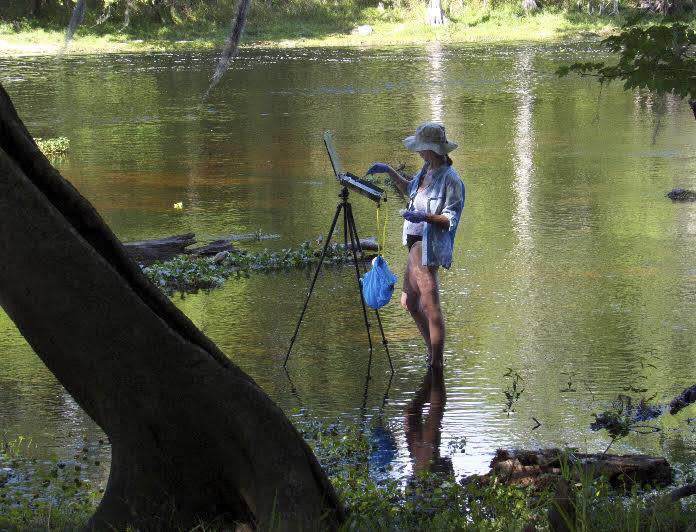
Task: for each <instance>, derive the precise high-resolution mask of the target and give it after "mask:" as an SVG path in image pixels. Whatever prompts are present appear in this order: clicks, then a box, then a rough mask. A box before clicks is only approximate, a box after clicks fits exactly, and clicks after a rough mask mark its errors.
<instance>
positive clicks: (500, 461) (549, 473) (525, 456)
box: [484, 449, 672, 489]
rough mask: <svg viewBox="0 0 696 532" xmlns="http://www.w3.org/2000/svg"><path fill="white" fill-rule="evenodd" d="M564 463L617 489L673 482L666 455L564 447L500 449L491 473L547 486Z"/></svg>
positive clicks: (576, 473) (510, 481) (511, 480)
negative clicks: (604, 452) (602, 478)
mask: <svg viewBox="0 0 696 532" xmlns="http://www.w3.org/2000/svg"><path fill="white" fill-rule="evenodd" d="M564 464H567V465H568V466H569V470H570V472H571V474H572V475H574V476H579V474H580V473H581V472H582V473H583V474H584V475H590V476H591V477H593V478H598V477H605V478H606V479H607V480H608V481H609V483H610V484H611V485H612V486H613V487H616V488H623V489H627V488H630V487H631V486H633V485H638V486H644V485H650V486H666V485H668V484H670V483H671V482H672V468H671V466H670V465H669V462H667V460H665V459H664V458H659V457H655V456H647V455H642V454H630V455H612V454H601V453H597V454H586V453H576V452H572V451H564V450H562V449H542V450H538V451H527V450H521V449H513V450H507V449H498V451H496V453H495V456H494V457H493V460H492V461H491V472H490V473H488V475H485V476H484V478H485V477H491V476H495V477H497V479H498V480H499V481H502V482H505V483H507V484H512V485H515V486H535V487H546V486H549V485H551V484H555V483H556V482H557V480H558V478H559V477H561V470H562V467H564Z"/></svg>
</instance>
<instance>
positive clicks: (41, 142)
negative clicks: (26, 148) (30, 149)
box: [34, 137, 70, 157]
mask: <svg viewBox="0 0 696 532" xmlns="http://www.w3.org/2000/svg"><path fill="white" fill-rule="evenodd" d="M34 140H35V141H36V145H37V146H38V147H39V149H40V150H41V151H42V152H43V154H44V155H46V156H47V157H49V156H56V155H63V154H65V153H67V151H68V148H69V147H70V140H69V139H67V138H65V137H57V138H54V139H42V138H38V137H37V138H35V139H34Z"/></svg>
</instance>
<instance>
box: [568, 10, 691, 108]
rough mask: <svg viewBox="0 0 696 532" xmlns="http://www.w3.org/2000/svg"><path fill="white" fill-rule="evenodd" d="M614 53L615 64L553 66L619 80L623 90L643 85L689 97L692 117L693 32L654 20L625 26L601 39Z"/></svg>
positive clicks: (648, 88) (608, 79)
mask: <svg viewBox="0 0 696 532" xmlns="http://www.w3.org/2000/svg"><path fill="white" fill-rule="evenodd" d="M602 44H603V45H604V46H605V47H606V48H607V49H608V50H609V51H611V52H613V53H615V54H618V57H619V61H618V63H617V64H615V65H607V64H605V63H603V62H602V63H600V62H585V63H573V64H572V65H564V66H562V67H560V68H558V69H557V70H556V74H557V75H558V76H559V77H564V76H567V75H569V74H571V73H574V74H579V75H581V76H592V77H596V78H597V81H599V82H600V83H606V82H610V81H616V80H618V81H623V88H624V90H630V89H647V90H650V91H653V92H655V93H656V94H658V95H664V94H674V95H677V96H680V97H682V98H687V99H688V100H689V105H690V106H691V108H692V110H693V112H694V118H696V32H694V30H693V29H691V28H689V27H688V26H686V25H685V24H680V23H674V24H671V25H667V24H658V25H654V26H650V27H647V28H638V27H634V28H629V29H625V30H623V31H622V32H621V33H619V34H618V35H612V36H611V37H608V38H606V39H604V40H603V41H602Z"/></svg>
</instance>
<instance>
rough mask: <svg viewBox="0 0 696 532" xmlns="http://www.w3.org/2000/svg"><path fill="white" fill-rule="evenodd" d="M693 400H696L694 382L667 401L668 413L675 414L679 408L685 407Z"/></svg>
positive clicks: (695, 385)
mask: <svg viewBox="0 0 696 532" xmlns="http://www.w3.org/2000/svg"><path fill="white" fill-rule="evenodd" d="M693 402H696V384H694V385H693V386H691V387H689V388H687V389H686V390H684V391H683V392H682V393H680V394H679V395H677V396H676V397H675V398H674V399H672V402H671V403H669V413H670V414H672V415H675V414H676V413H677V412H679V411H680V410H681V409H683V408H686V407H687V406H689V405H690V404H691V403H693Z"/></svg>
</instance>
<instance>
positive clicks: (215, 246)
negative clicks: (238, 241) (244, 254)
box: [184, 238, 237, 257]
mask: <svg viewBox="0 0 696 532" xmlns="http://www.w3.org/2000/svg"><path fill="white" fill-rule="evenodd" d="M223 251H226V252H227V253H232V252H233V251H237V248H235V247H234V246H233V245H232V242H231V240H229V239H225V238H223V239H220V240H214V241H213V242H211V243H210V244H206V245H205V246H200V247H197V248H192V249H185V250H184V253H186V254H187V255H192V256H194V257H210V256H215V255H217V254H218V253H222V252H223Z"/></svg>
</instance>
